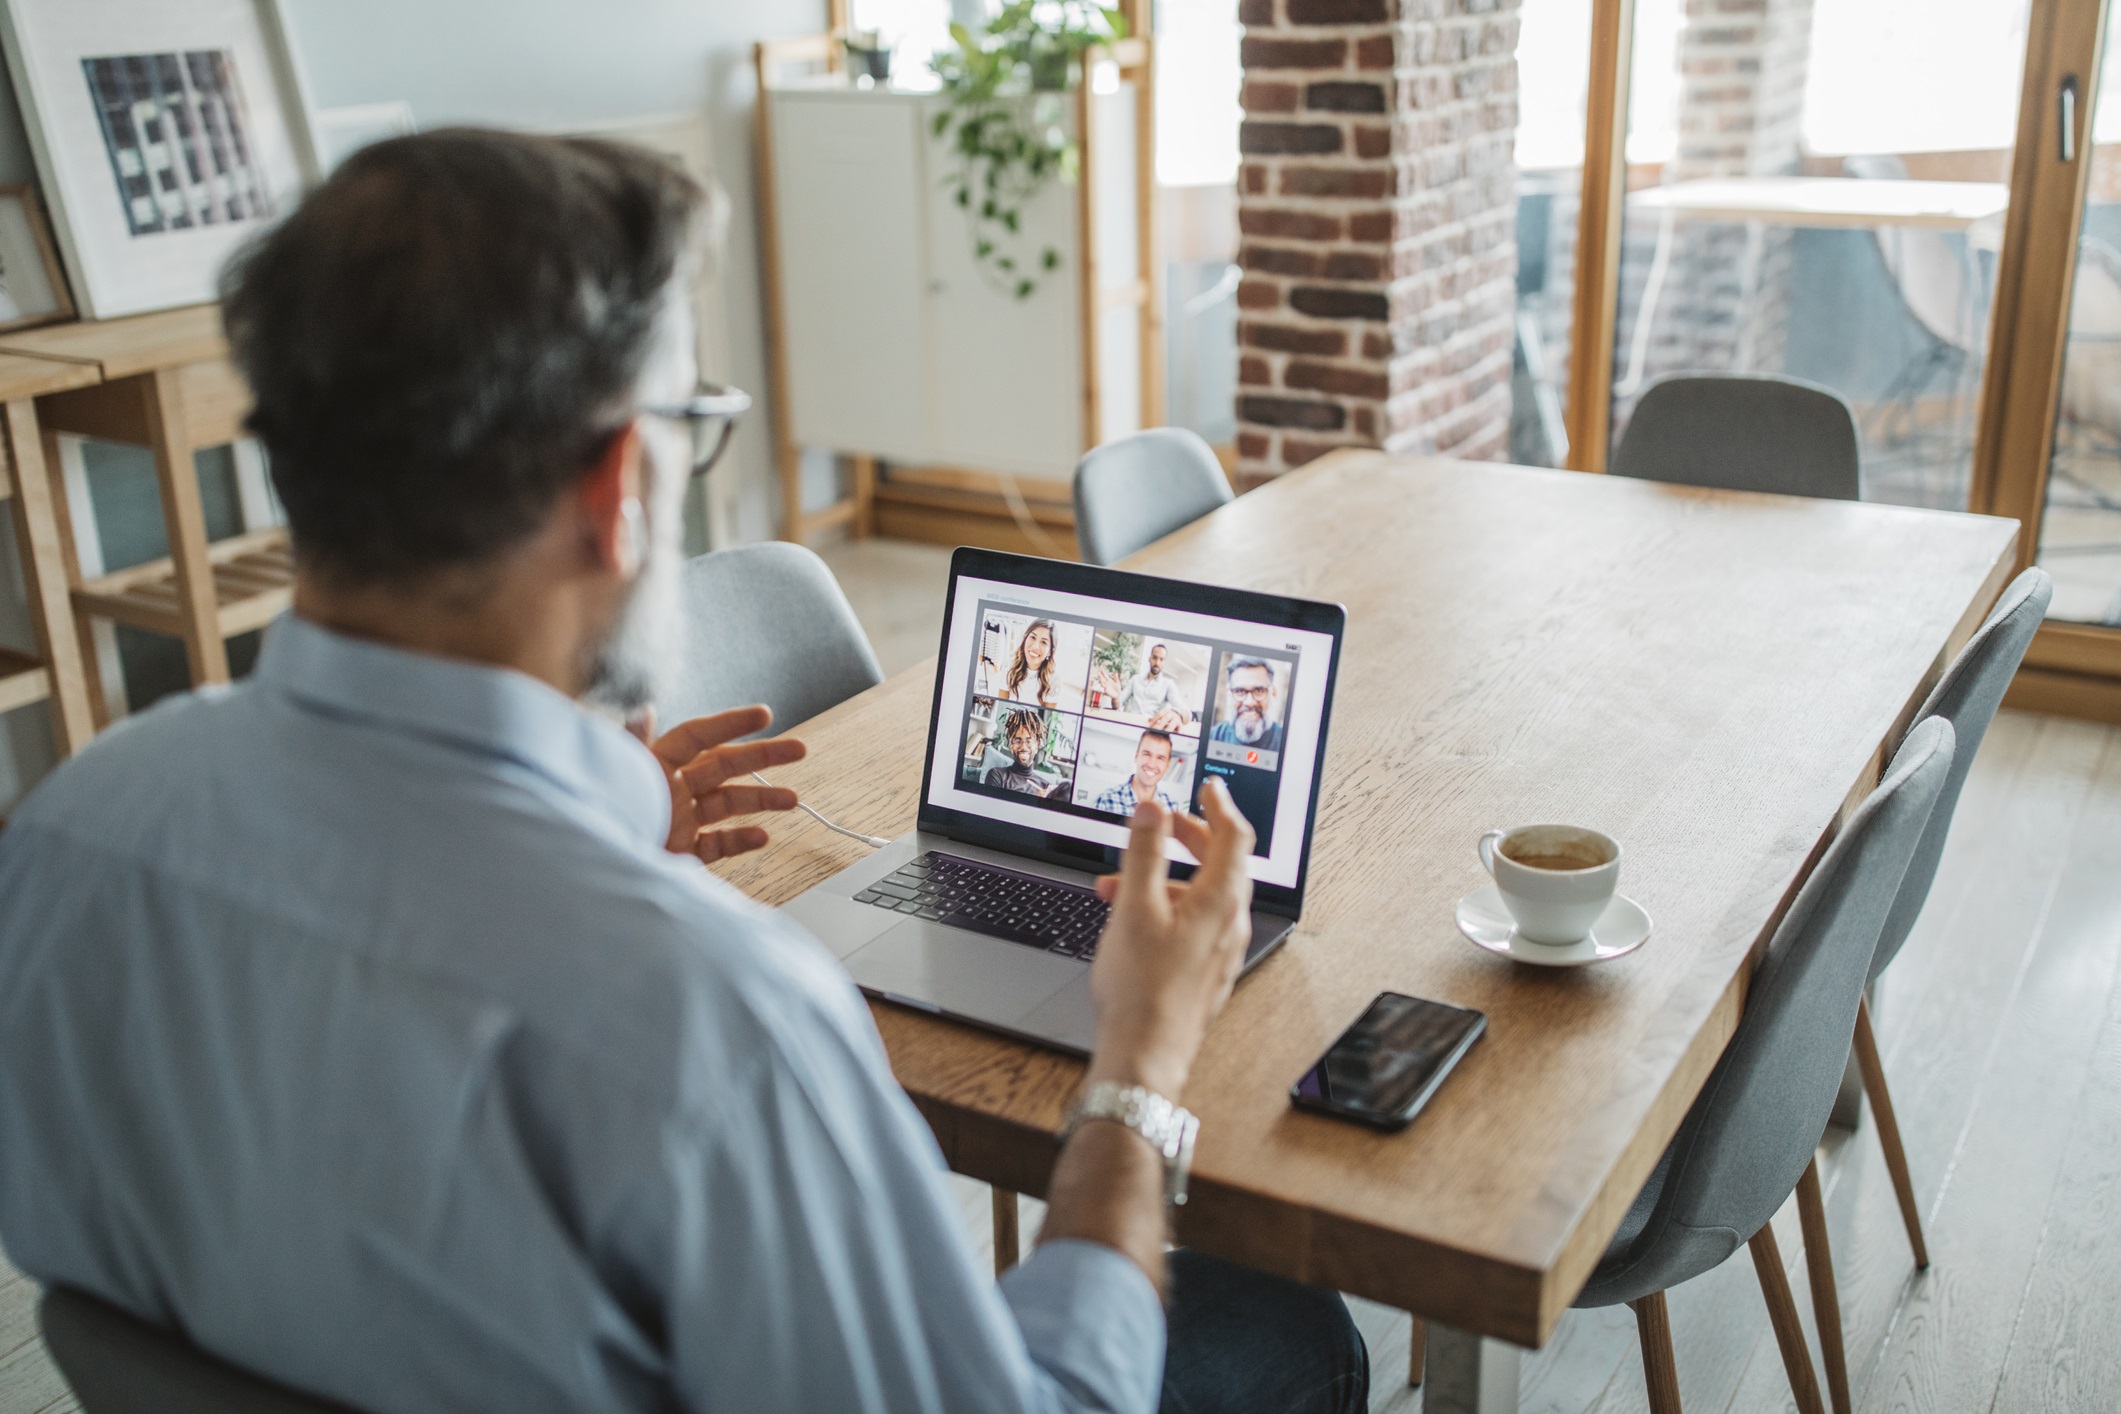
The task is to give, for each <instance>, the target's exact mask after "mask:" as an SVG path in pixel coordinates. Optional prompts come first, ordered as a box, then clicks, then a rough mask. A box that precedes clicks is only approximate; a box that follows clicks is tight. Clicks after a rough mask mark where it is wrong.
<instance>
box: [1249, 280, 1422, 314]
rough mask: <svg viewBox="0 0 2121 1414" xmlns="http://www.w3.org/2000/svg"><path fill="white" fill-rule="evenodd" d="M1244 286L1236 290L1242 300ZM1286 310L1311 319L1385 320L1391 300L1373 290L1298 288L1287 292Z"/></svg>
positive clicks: (1320, 287)
mask: <svg viewBox="0 0 2121 1414" xmlns="http://www.w3.org/2000/svg"><path fill="white" fill-rule="evenodd" d="M1243 294H1244V287H1243V286H1242V285H1240V286H1239V287H1238V295H1239V297H1240V298H1242V296H1243ZM1289 308H1291V309H1293V310H1295V311H1296V312H1297V313H1299V314H1308V315H1310V316H1311V317H1312V318H1314V319H1385V318H1389V317H1390V315H1391V301H1390V300H1388V299H1386V298H1385V296H1384V295H1383V293H1381V292H1380V291H1377V290H1343V289H1335V288H1333V287H1331V286H1326V285H1299V286H1297V287H1296V288H1295V289H1293V290H1291V291H1290V292H1289Z"/></svg>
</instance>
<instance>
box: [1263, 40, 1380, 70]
mask: <svg viewBox="0 0 2121 1414" xmlns="http://www.w3.org/2000/svg"><path fill="white" fill-rule="evenodd" d="M1364 42H1365V43H1367V42H1368V41H1364ZM1347 57H1348V42H1347V41H1346V40H1344V39H1261V38H1255V37H1253V36H1251V35H1247V36H1245V40H1244V43H1243V45H1242V46H1241V47H1240V49H1239V51H1238V62H1239V63H1240V64H1242V65H1243V66H1244V68H1245V70H1246V72H1248V73H1249V72H1250V71H1251V70H1253V69H1337V68H1339V67H1340V66H1341V65H1342V64H1343V63H1345V62H1346V61H1347Z"/></svg>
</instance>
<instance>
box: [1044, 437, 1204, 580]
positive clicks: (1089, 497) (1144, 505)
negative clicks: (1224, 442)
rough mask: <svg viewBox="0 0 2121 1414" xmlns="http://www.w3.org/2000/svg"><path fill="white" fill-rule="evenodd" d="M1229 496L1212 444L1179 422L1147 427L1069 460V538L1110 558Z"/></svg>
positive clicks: (1091, 557)
mask: <svg viewBox="0 0 2121 1414" xmlns="http://www.w3.org/2000/svg"><path fill="white" fill-rule="evenodd" d="M1232 499H1234V497H1233V493H1232V492H1231V490H1230V478H1229V477H1227V476H1225V475H1223V465H1222V463H1221V462H1219V461H1217V460H1216V459H1215V452H1214V449H1213V448H1211V447H1209V445H1208V444H1207V443H1206V442H1203V441H1202V440H1201V439H1200V437H1199V435H1198V434H1197V433H1193V432H1189V431H1187V430H1186V429H1185V428H1183V427H1152V428H1150V429H1149V430H1148V431H1146V432H1136V433H1134V434H1132V435H1131V436H1127V437H1120V438H1117V439H1115V440H1113V441H1110V442H1107V443H1105V445H1103V446H1102V447H1093V448H1091V449H1090V450H1089V451H1088V452H1086V453H1084V454H1083V459H1082V460H1081V461H1079V462H1077V463H1076V464H1075V539H1076V543H1077V544H1078V545H1080V546H1081V547H1082V552H1083V558H1084V559H1086V560H1088V561H1089V562H1090V563H1091V564H1093V565H1109V564H1115V563H1117V562H1118V561H1120V560H1124V559H1125V558H1127V556H1129V555H1131V554H1133V553H1134V552H1135V551H1136V550H1139V549H1141V547H1142V546H1144V545H1147V544H1150V543H1151V542H1152V541H1157V540H1161V539H1163V538H1164V537H1165V536H1166V535H1169V534H1170V533H1171V532H1172V531H1174V530H1176V529H1178V528H1179V527H1180V526H1182V525H1191V524H1192V523H1193V522H1194V521H1196V520H1199V519H1200V518H1201V517H1202V516H1204V515H1206V514H1207V513H1208V512H1210V511H1212V510H1214V509H1215V508H1216V507H1217V506H1220V505H1225V504H1227V503H1228V502H1229V501H1231V500H1232Z"/></svg>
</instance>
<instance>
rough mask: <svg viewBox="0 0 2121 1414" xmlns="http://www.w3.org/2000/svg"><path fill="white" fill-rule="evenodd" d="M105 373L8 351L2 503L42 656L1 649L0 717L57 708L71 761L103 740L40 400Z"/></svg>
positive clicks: (2, 387) (0, 375)
mask: <svg viewBox="0 0 2121 1414" xmlns="http://www.w3.org/2000/svg"><path fill="white" fill-rule="evenodd" d="M100 376H101V375H100V374H98V373H97V371H96V370H95V369H93V368H87V367H84V366H83V365H81V364H78V363H64V362H58V361H55V360H52V359H47V358H28V357H25V356H23V355H21V354H9V353H0V436H4V437H5V438H6V442H7V451H6V456H5V458H4V460H0V500H7V501H10V502H11V503H12V506H13V517H12V519H13V520H14V523H15V548H16V558H17V560H18V562H19V564H20V566H21V570H22V587H23V591H24V599H25V601H26V603H27V605H28V608H29V618H30V631H31V634H32V636H33V637H34V639H35V648H36V652H35V654H34V656H26V655H24V654H21V653H16V652H13V651H11V650H8V649H4V648H0V712H5V711H12V710H13V709H14V708H17V707H23V706H27V705H28V704H30V703H32V702H49V703H50V704H51V713H52V743H53V745H54V746H56V747H57V748H58V751H59V754H60V755H61V756H62V757H64V756H71V755H72V754H73V753H74V752H76V751H79V750H80V749H81V748H82V747H84V746H86V745H88V740H89V738H90V737H91V736H93V735H95V731H96V724H95V714H94V710H93V708H92V706H91V703H90V692H89V684H88V677H87V672H86V669H85V667H84V666H83V657H82V648H81V640H80V637H79V635H78V634H77V632H76V631H75V626H74V617H73V613H72V611H71V609H70V607H69V605H68V602H67V586H68V575H67V566H68V565H70V564H72V563H73V545H72V543H71V540H70V538H69V536H68V533H67V518H66V515H65V493H64V491H63V490H62V489H61V488H60V486H59V485H58V479H57V477H56V476H54V475H53V474H52V472H53V471H54V470H55V468H52V467H50V466H48V464H47V462H46V458H45V456H44V441H43V437H42V435H41V434H40V432H39V430H38V425H37V404H36V399H37V398H38V397H40V396H42V395H44V394H47V393H57V392H63V391H65V390H66V389H69V388H81V387H86V386H87V385H89V384H92V383H94V382H96V381H97V379H98V378H99V377H100Z"/></svg>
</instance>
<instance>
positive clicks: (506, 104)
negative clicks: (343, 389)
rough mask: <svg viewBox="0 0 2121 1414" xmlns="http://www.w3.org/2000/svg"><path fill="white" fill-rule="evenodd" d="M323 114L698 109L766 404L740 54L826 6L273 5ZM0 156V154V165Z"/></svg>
mask: <svg viewBox="0 0 2121 1414" xmlns="http://www.w3.org/2000/svg"><path fill="white" fill-rule="evenodd" d="M281 4H282V8H283V9H284V11H285V13H286V15H287V19H288V24H289V27H290V29H291V30H292V31H293V34H294V43H295V48H296V50H297V52H298V54H299V55H300V58H301V62H302V65H303V68H304V69H305V71H306V72H307V75H308V79H309V87H310V97H311V99H312V101H313V102H314V103H316V104H317V106H319V107H338V106H340V105H343V104H351V103H374V102H380V101H382V100H385V99H394V98H402V99H404V100H405V101H407V102H408V103H410V104H411V105H412V110H413V117H414V119H415V120H416V121H417V122H418V123H419V125H420V126H421V127H423V128H431V127H438V126H440V125H442V124H445V123H487V124H495V125H500V126H511V127H529V128H538V129H541V130H546V131H551V130H554V129H563V128H573V127H581V128H595V127H602V126H605V125H608V124H612V123H617V122H621V121H623V120H625V119H628V118H640V117H650V116H655V115H659V114H667V113H677V112H680V111H686V110H693V111H697V110H699V109H701V108H705V109H706V110H707V112H708V114H709V121H710V122H711V123H712V125H713V132H714V145H715V161H716V167H717V176H718V177H719V179H720V181H721V183H722V185H723V186H724V187H725V188H726V189H727V190H728V192H729V196H730V200H731V202H732V205H733V208H734V209H733V210H732V212H731V220H730V223H729V241H728V247H727V250H726V251H725V253H724V263H723V279H724V288H725V292H726V293H725V299H726V304H727V308H728V314H729V323H730V326H731V327H730V329H729V350H730V356H731V368H730V370H729V371H730V376H731V377H732V378H734V380H735V381H736V382H737V383H738V384H739V385H740V386H742V387H743V388H745V389H747V390H749V391H750V392H751V393H752V395H753V396H754V397H759V398H762V399H763V397H764V395H765V394H766V392H767V389H766V371H765V370H766V360H765V352H764V346H763V334H762V327H763V326H762V324H761V318H762V315H761V309H760V286H759V273H758V272H759V264H758V246H757V239H756V237H757V231H758V222H757V216H756V207H755V203H754V201H753V195H754V185H753V178H752V171H751V103H752V88H753V84H752V74H751V45H752V43H753V41H755V40H760V39H774V38H781V37H785V36H790V35H800V34H812V33H815V32H817V31H818V30H821V29H823V28H824V27H825V5H824V0H359V3H357V4H349V3H347V0H281ZM4 155H5V143H4V142H0V157H4ZM766 419H767V413H766V408H765V406H764V404H763V402H761V403H760V404H759V405H758V406H756V407H755V408H754V410H753V412H752V414H751V415H750V417H748V418H747V419H746V421H745V424H744V426H743V428H742V429H741V430H740V431H739V433H738V435H737V441H736V445H735V447H734V448H733V451H732V454H733V456H734V457H735V459H736V462H737V466H738V469H739V471H740V473H741V475H742V477H743V480H744V485H743V487H742V488H741V492H740V495H739V498H738V499H739V520H738V524H737V529H738V532H739V534H740V535H741V536H742V537H743V538H746V539H750V538H758V537H764V536H767V535H770V534H772V533H773V526H774V520H775V511H774V506H775V502H774V499H773V496H772V492H771V487H770V479H769V471H770V465H771V462H770V457H769V454H768V450H769V449H768V439H767V436H766V426H767V420H766Z"/></svg>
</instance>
